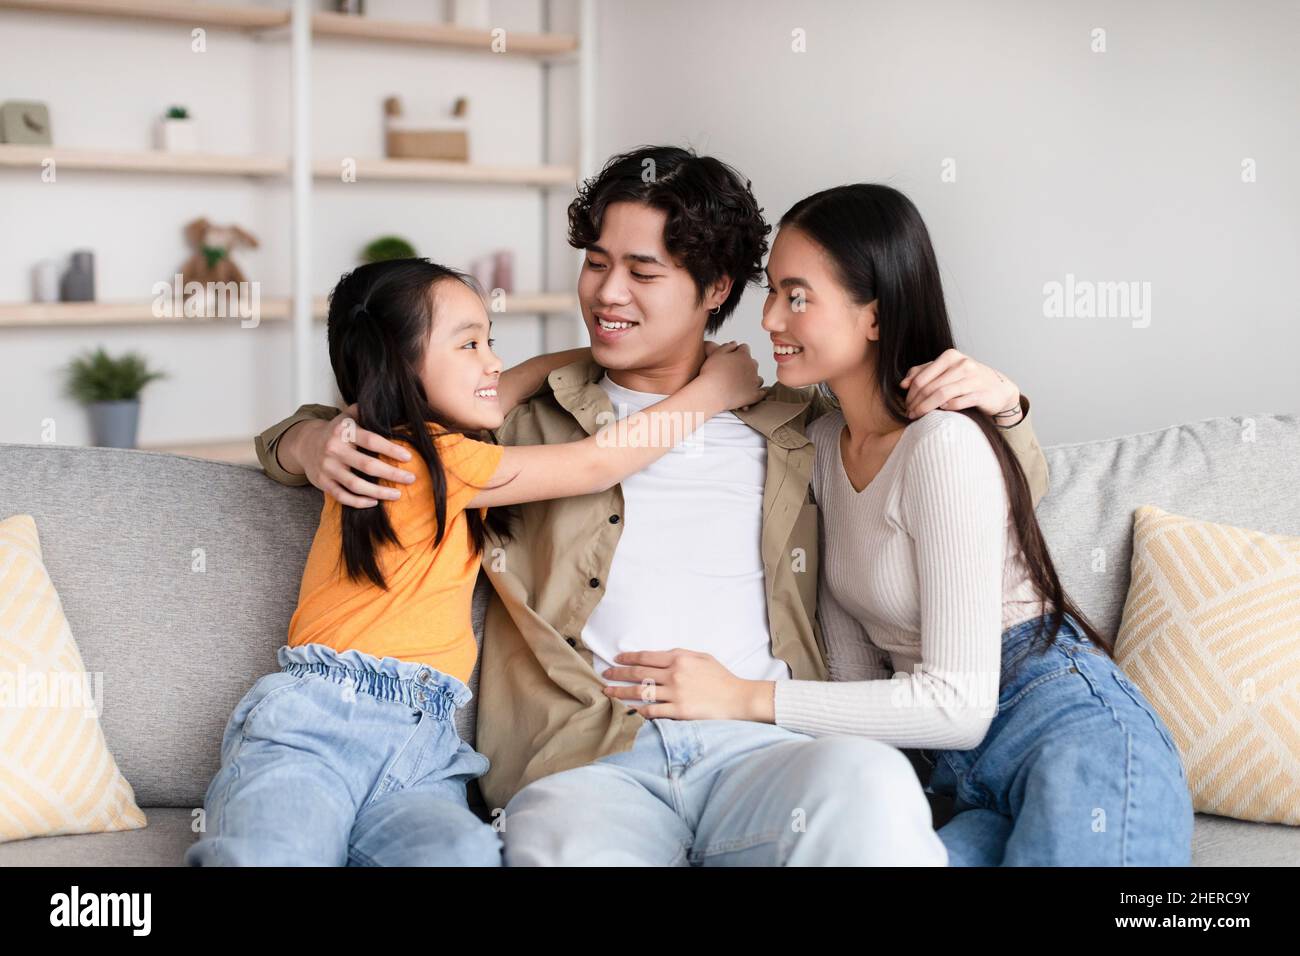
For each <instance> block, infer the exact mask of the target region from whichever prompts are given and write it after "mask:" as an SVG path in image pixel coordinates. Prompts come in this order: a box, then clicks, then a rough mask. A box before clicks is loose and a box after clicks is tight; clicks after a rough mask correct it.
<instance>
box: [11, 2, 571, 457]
mask: <svg viewBox="0 0 1300 956" xmlns="http://www.w3.org/2000/svg"><path fill="white" fill-rule="evenodd" d="M318 5H319V6H321V7H322V8H323V6H324V5H323V3H321V4H318ZM267 6H279V7H283V6H286V4H285V3H283V2H281V3H268V4H267ZM367 8H368V10H369V12H370V13H371V14H372V15H374V16H377V17H388V18H394V19H397V18H405V19H413V20H414V19H424V20H436V19H439V18H440V17H441V14H442V11H443V3H442V2H441V0H370V2H368V4H367ZM492 9H493V20H494V23H498V24H500V25H502V26H505V27H506V28H507V29H518V30H537V29H539V28H540V27H541V26H542V3H541V0H493V5H492ZM560 26H561V27H563V26H567V23H562V24H560ZM557 28H558V27H557ZM0 35H3V37H4V48H5V56H4V57H2V58H0V100H4V99H32V100H40V101H44V102H45V103H47V104H48V105H49V107H50V112H51V121H52V126H53V129H54V142H55V145H56V146H68V147H88V148H94V147H100V148H118V149H124V150H127V149H129V150H137V149H148V148H150V147H151V146H152V140H151V134H152V122H153V118H154V117H155V116H156V115H158V114H159V113H160V112H162V111H163V110H164V109H165V108H166V107H167V106H168V105H170V104H172V103H184V104H186V105H187V106H189V107H190V109H191V112H192V113H193V115H195V116H196V117H198V118H200V119H201V121H202V124H203V133H202V138H203V148H204V150H205V151H211V152H221V153H233V154H248V153H272V154H280V155H284V154H287V152H288V150H289V147H290V125H289V124H290V114H289V107H290V90H289V49H288V42H287V39H286V38H285V37H286V35H287V34H284V35H281V36H279V37H275V36H266V37H262V38H260V39H259V38H255V37H250V36H248V35H245V34H242V33H239V32H235V31H229V30H211V31H209V32H208V35H207V50H206V52H204V53H201V54H198V53H194V52H192V51H191V49H190V36H189V26H188V25H184V24H178V25H175V26H166V25H158V24H148V23H137V22H131V21H125V20H110V19H97V18H91V17H69V16H47V15H40V14H36V13H27V12H16V11H11V10H0ZM542 69H543V67H541V66H540V65H539V64H538V62H537V61H536V60H534V59H532V58H527V57H525V58H507V57H494V56H486V55H482V54H458V53H449V52H441V51H430V50H428V49H425V48H420V47H410V48H404V47H401V46H397V45H394V44H388V43H374V44H368V43H358V42H351V41H337V40H330V39H320V40H318V41H317V43H316V44H315V47H314V50H313V85H314V99H313V107H314V109H313V116H312V126H313V140H314V149H315V153H316V155H317V156H357V157H377V156H382V155H383V139H382V122H381V117H382V112H381V104H382V101H383V99H384V97H385V96H387V95H388V94H390V93H397V94H399V95H401V96H402V99H403V103H404V105H405V107H406V112H407V114H408V115H420V114H427V113H428V111H432V110H435V109H440V108H445V107H447V106H448V105H449V104H450V102H451V101H452V100H453V99H454V98H455V97H456V96H457V95H459V94H462V93H463V94H465V95H468V96H469V97H470V113H471V132H470V149H471V158H472V159H473V160H474V161H477V162H483V163H499V164H530V163H539V162H543V161H549V162H556V163H573V162H575V160H576V148H574V149H572V150H571V151H570V153H571V154H569V155H565V154H564V153H563V152H562V148H563V145H564V143H563V142H561V143H560V144H559V146H558V148H557V150H556V151H554V152H553V153H552V155H551V156H550V157H548V158H544V157H543V136H542V132H543V125H542V115H541V114H542V102H543V92H544V91H543V86H542ZM551 69H552V70H554V71H555V72H556V73H557V74H559V75H560V76H563V75H564V74H565V73H566V72H567V73H572V72H575V68H574V67H571V66H556V67H552V68H551ZM557 99H558V96H557ZM556 109H558V110H560V111H562V112H563V113H564V115H562V116H559V117H557V118H556V120H555V122H557V123H558V124H559V128H560V129H564V128H565V124H569V123H571V121H572V116H571V114H572V113H573V112H574V105H573V104H572V102H570V103H567V104H566V103H564V102H563V101H559V102H557V103H556ZM570 145H572V136H570ZM555 192H557V193H559V194H560V196H559V199H558V201H559V203H560V207H561V209H562V208H563V203H564V202H565V201H567V198H569V196H570V195H571V192H570V191H569V190H566V189H558V190H556V191H555ZM555 201H556V200H552V205H553V204H554V202H555ZM544 208H545V207H544V201H543V199H542V197H541V196H540V195H539V193H538V191H536V190H533V189H529V188H518V187H486V186H473V187H455V186H445V185H439V184H411V183H373V184H368V183H364V182H362V183H348V184H344V183H342V182H328V181H320V180H318V181H317V182H316V183H315V184H314V205H313V233H312V234H313V258H312V265H313V268H312V272H313V284H314V286H315V291H316V292H317V293H318V294H324V293H325V292H327V291H328V290H329V289H330V288H331V286H332V285H333V283H334V282H335V281H337V279H338V277H339V275H340V274H341V273H342V272H344V271H346V270H347V269H349V268H351V267H353V266H355V265H356V264H357V261H358V260H357V254H358V252H359V250H360V248H361V246H362V245H364V243H365V242H367V241H369V240H370V239H373V238H375V237H376V236H378V235H381V234H387V233H396V234H398V235H402V236H405V237H407V238H408V239H410V240H411V241H412V242H413V243H414V244H415V246H416V248H417V250H418V251H419V253H420V254H421V255H427V256H429V257H430V258H432V259H433V260H434V261H439V262H445V263H447V264H450V265H454V266H459V267H466V266H468V264H469V262H470V260H471V259H473V258H475V257H476V256H478V255H480V254H482V253H486V252H488V251H490V250H492V249H494V248H499V247H502V246H506V247H511V248H513V249H514V250H515V256H516V258H515V282H516V288H517V289H519V290H520V291H533V290H535V289H538V288H541V287H542V286H543V281H542V279H543V277H542V267H543V262H542V239H543V235H544V232H543V210H544ZM289 212H290V211H289V186H288V179H287V177H285V178H282V179H279V180H256V179H247V180H246V179H232V178H225V177H219V178H217V177H178V176H153V175H125V174H103V173H85V172H77V171H73V170H61V171H59V173H58V178H57V181H56V182H55V183H52V184H42V183H40V181H39V177H38V174H37V173H34V172H29V171H15V170H0V301H3V302H18V301H28V300H29V299H30V296H31V280H30V274H31V267H32V265H33V264H34V263H35V262H36V261H38V260H40V259H44V258H55V259H60V260H64V259H66V257H67V255H68V253H69V252H71V250H72V249H74V248H82V247H85V248H91V249H93V250H94V251H95V253H96V260H97V261H96V271H97V298H98V299H100V300H102V301H114V300H119V301H120V300H146V301H147V300H149V299H151V298H152V292H151V288H152V285H153V283H154V282H155V281H158V280H159V279H170V277H171V276H172V275H173V274H174V273H175V272H176V271H178V269H179V267H180V264H181V263H182V262H183V261H184V260H185V259H186V258H187V257H188V255H189V250H188V249H187V248H186V247H185V245H184V243H183V239H182V236H181V228H182V226H183V225H184V224H185V223H186V222H188V221H190V220H191V219H194V218H196V217H198V216H207V217H208V218H210V219H211V220H213V221H214V222H218V223H227V222H229V223H237V224H239V225H241V226H243V227H245V228H246V229H248V230H249V231H251V232H252V233H253V234H254V235H256V236H257V237H258V238H259V239H260V240H261V248H259V249H257V250H251V251H248V250H244V251H239V252H238V253H237V254H236V261H237V262H238V263H239V264H240V266H241V268H242V269H243V270H244V272H245V274H246V275H247V276H248V277H249V278H250V279H255V280H258V281H260V283H261V294H262V296H263V297H269V296H284V295H286V294H287V292H288V290H289V276H290V248H289V238H290V220H289ZM555 232H556V230H555V229H547V230H546V233H547V234H553V233H555ZM561 248H563V247H562V246H561ZM559 288H560V289H561V290H563V289H565V288H566V287H565V286H563V285H561V286H560V287H559ZM569 288H571V280H570V286H569ZM551 321H552V324H555V322H556V320H551ZM315 328H316V333H317V342H318V345H319V351H318V354H317V355H316V360H315V363H314V369H315V388H314V396H315V399H316V400H318V401H325V402H331V401H333V400H334V396H335V392H334V388H333V378H332V375H331V374H330V371H329V364H328V359H327V357H326V352H325V329H324V324H323V323H318V324H317V325H316V327H315ZM494 336H495V337H496V339H497V347H498V351H499V352H500V353H501V354H502V356H503V358H504V360H505V361H506V362H507V363H513V362H516V361H520V360H522V359H524V358H526V357H528V356H530V355H532V354H535V353H536V352H537V351H539V350H540V349H541V346H542V343H543V338H542V323H541V320H539V319H538V318H536V317H515V316H497V317H495V319H494ZM553 338H554V336H553ZM99 344H103V345H104V346H105V347H107V348H108V349H109V350H110V351H114V352H118V351H122V350H125V349H127V348H132V349H138V350H140V351H141V352H143V353H145V354H146V355H147V356H148V357H149V358H150V360H151V361H153V362H154V363H156V364H157V365H159V366H161V367H162V368H164V369H166V370H167V371H168V373H169V374H170V377H169V378H168V379H166V380H164V381H161V382H158V383H155V384H153V385H150V386H149V388H148V389H147V390H146V392H145V401H144V404H143V411H142V418H141V433H140V442H141V444H157V443H169V442H178V443H179V442H192V441H200V440H227V439H231V438H235V437H238V436H243V435H252V434H253V433H254V432H256V431H257V430H260V428H262V427H265V425H267V424H269V423H270V422H272V421H274V420H275V419H277V418H279V417H282V416H283V415H284V414H286V413H287V412H288V411H291V410H292V407H293V402H292V396H291V394H290V383H289V328H288V326H287V324H286V323H263V324H262V325H260V326H258V327H257V328H255V329H242V328H239V325H238V323H230V324H228V325H226V326H225V327H214V326H212V325H206V324H205V325H200V326H193V327H178V326H168V327H165V328H144V327H140V326H130V327H109V328H62V329H4V328H0V441H17V442H35V441H40V440H42V434H41V431H42V430H41V422H42V420H44V419H46V418H53V419H54V420H55V423H56V428H57V432H56V440H57V441H58V442H60V443H74V444H75V443H81V442H85V441H88V440H89V428H88V422H87V419H86V416H85V413H84V411H83V410H82V409H81V408H80V407H78V406H77V405H75V404H74V403H72V402H71V401H69V400H68V399H66V398H64V397H63V396H62V394H61V388H62V373H61V369H62V367H63V365H64V364H65V363H66V362H67V361H68V359H69V358H70V357H71V356H72V355H74V354H76V353H78V352H80V351H81V350H83V349H84V348H87V347H91V346H94V345H99ZM560 344H564V343H563V342H561V343H560Z"/></svg>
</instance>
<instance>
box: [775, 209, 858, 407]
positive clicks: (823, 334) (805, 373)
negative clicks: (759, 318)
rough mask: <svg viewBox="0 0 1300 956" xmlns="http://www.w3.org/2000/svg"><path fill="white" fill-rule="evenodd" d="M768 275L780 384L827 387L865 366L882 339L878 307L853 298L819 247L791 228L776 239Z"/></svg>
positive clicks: (788, 227) (802, 233)
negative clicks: (822, 385) (874, 345)
mask: <svg viewBox="0 0 1300 956" xmlns="http://www.w3.org/2000/svg"><path fill="white" fill-rule="evenodd" d="M766 272H767V298H766V299H765V300H764V302H763V328H764V329H766V330H767V332H768V334H769V335H770V336H771V338H772V357H773V358H774V359H775V360H776V377H777V379H778V380H779V381H780V382H781V383H782V384H784V385H789V386H791V387H793V388H799V387H801V386H804V385H813V384H816V383H817V382H828V381H832V380H834V379H836V378H839V377H840V376H842V375H844V374H845V373H846V372H849V371H852V370H854V369H856V368H859V367H861V366H862V365H863V364H864V362H865V361H866V359H867V356H868V354H869V352H870V349H871V343H872V342H874V341H877V340H878V339H879V337H880V330H879V327H878V326H877V324H876V303H875V301H872V302H870V303H868V304H867V305H859V304H858V303H856V302H854V301H853V300H852V299H850V298H849V295H848V292H847V290H846V289H845V288H844V286H843V285H841V284H840V281H839V277H838V276H837V275H836V273H835V267H834V264H833V263H832V262H831V260H830V258H829V257H828V256H827V255H826V253H825V252H824V251H823V250H822V248H821V246H819V245H818V244H817V243H815V242H814V241H813V240H812V239H810V238H809V237H808V236H807V235H806V234H805V233H804V232H803V231H802V230H800V229H798V228H796V227H792V226H787V227H785V228H783V229H781V230H780V231H779V232H778V233H777V234H776V239H775V240H774V241H773V243H772V254H771V255H770V256H769V257H768V260H767V270H766Z"/></svg>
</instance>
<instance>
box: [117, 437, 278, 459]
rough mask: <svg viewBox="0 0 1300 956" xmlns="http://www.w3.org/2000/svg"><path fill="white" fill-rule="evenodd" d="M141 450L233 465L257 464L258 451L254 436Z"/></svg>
mask: <svg viewBox="0 0 1300 956" xmlns="http://www.w3.org/2000/svg"><path fill="white" fill-rule="evenodd" d="M140 451H163V452H167V453H168V454H171V455H188V456H189V457H191V458H207V459H210V460H212V461H224V462H229V463H230V464H233V465H256V464H257V463H258V462H257V451H256V450H255V449H254V448H253V436H252V435H249V436H248V437H247V438H232V439H230V440H229V441H225V440H213V441H205V442H194V443H185V444H163V445H142V446H141V447H140Z"/></svg>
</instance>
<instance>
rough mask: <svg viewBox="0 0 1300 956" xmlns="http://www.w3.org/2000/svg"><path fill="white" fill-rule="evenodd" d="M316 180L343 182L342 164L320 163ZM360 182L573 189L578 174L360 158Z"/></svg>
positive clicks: (546, 168) (556, 169)
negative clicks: (380, 181) (566, 187)
mask: <svg viewBox="0 0 1300 956" xmlns="http://www.w3.org/2000/svg"><path fill="white" fill-rule="evenodd" d="M312 173H313V175H314V176H315V177H316V178H317V179H321V180H334V181H335V182H341V181H342V173H343V161H342V159H337V160H317V161H316V162H315V163H313V164H312ZM356 176H357V181H358V182H366V181H367V180H371V181H376V180H386V181H391V182H436V183H477V184H481V185H497V186H573V185H574V184H575V183H576V181H577V175H576V173H575V171H574V169H573V167H571V166H483V165H479V164H477V163H457V162H449V161H445V160H431V159H357V160H356Z"/></svg>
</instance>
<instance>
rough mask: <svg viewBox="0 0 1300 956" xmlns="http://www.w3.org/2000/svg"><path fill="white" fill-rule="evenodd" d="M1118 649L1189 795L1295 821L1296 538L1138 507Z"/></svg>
mask: <svg viewBox="0 0 1300 956" xmlns="http://www.w3.org/2000/svg"><path fill="white" fill-rule="evenodd" d="M1132 569H1133V579H1132V583H1131V584H1130V585H1129V591H1128V598H1127V600H1126V601H1125V603H1124V617H1123V620H1122V621H1121V623H1120V629H1119V636H1118V637H1117V638H1116V642H1115V644H1116V651H1115V658H1116V660H1117V661H1118V662H1119V663H1120V665H1121V666H1122V667H1123V668H1124V672H1125V673H1126V674H1128V676H1129V677H1130V678H1132V680H1133V682H1134V683H1135V684H1137V685H1138V687H1140V688H1141V689H1142V693H1144V694H1145V695H1146V696H1147V699H1148V700H1150V701H1151V704H1152V706H1154V707H1155V708H1156V710H1157V711H1159V713H1160V716H1161V717H1163V718H1164V720H1165V723H1166V724H1167V725H1168V726H1169V730H1170V731H1171V732H1172V733H1173V736H1174V740H1175V741H1176V742H1177V744H1178V749H1179V751H1180V752H1181V753H1182V756H1183V763H1184V765H1185V766H1186V768H1187V782H1188V785H1189V786H1190V788H1191V793H1192V804H1193V806H1194V807H1195V808H1196V809H1197V810H1198V811H1201V812H1204V813H1214V814H1218V815H1219V816H1225V817H1236V818H1237V819H1240V820H1258V821H1264V822H1270V823H1289V824H1292V825H1296V824H1300V537H1289V536H1285V535H1278V534H1263V533H1262V532H1258V531H1246V530H1243V529H1241V528H1233V527H1230V526H1228V525H1223V524H1212V523H1210V522H1208V521H1198V520H1196V519H1194V518H1183V517H1179V516H1178V515H1172V514H1169V513H1168V512H1166V511H1162V510H1160V509H1159V508H1155V507H1152V506H1150V505H1144V506H1142V507H1140V508H1138V509H1137V511H1136V513H1135V514H1134V525H1133V565H1132Z"/></svg>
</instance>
